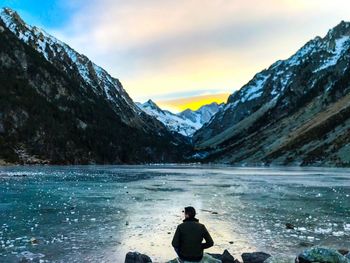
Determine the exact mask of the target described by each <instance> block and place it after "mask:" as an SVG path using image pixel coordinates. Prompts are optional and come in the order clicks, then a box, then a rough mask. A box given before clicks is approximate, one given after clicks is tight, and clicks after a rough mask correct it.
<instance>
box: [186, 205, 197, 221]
mask: <svg viewBox="0 0 350 263" xmlns="http://www.w3.org/2000/svg"><path fill="white" fill-rule="evenodd" d="M184 213H185V218H186V219H191V218H194V217H195V216H196V209H194V208H193V207H192V206H187V207H185V211H184Z"/></svg>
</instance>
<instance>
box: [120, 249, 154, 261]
mask: <svg viewBox="0 0 350 263" xmlns="http://www.w3.org/2000/svg"><path fill="white" fill-rule="evenodd" d="M151 262H152V260H151V258H150V257H149V256H147V255H144V254H141V253H138V252H128V254H126V257H125V261H124V263H151Z"/></svg>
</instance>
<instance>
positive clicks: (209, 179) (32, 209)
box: [0, 166, 350, 262]
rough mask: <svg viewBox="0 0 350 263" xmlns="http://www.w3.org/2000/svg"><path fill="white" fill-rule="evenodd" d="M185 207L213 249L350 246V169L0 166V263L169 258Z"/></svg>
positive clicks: (285, 249)
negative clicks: (129, 255)
mask: <svg viewBox="0 0 350 263" xmlns="http://www.w3.org/2000/svg"><path fill="white" fill-rule="evenodd" d="M188 205H192V206H194V207H196V209H197V211H198V218H199V220H200V221H201V222H202V223H204V224H206V226H207V228H208V230H209V231H210V232H211V234H212V236H213V239H214V241H215V246H214V247H213V248H211V249H210V250H209V251H211V252H222V251H223V249H228V250H229V251H230V252H231V253H232V254H234V255H236V256H239V255H240V254H241V253H242V252H249V251H265V252H268V253H271V254H273V255H276V254H287V255H294V254H296V253H297V252H299V251H301V250H303V249H304V248H305V247H306V246H310V245H312V244H313V245H325V246H330V247H334V248H342V247H346V248H349V247H350V170H349V169H321V168H317V169H316V168H315V169H311V168H256V169H252V168H232V167H219V166H65V167H58V166H33V167H0V262H18V261H19V260H20V259H21V257H27V258H28V259H29V258H35V259H36V261H38V262H39V259H41V262H124V257H125V254H126V252H127V251H130V250H137V251H140V252H142V253H146V254H148V255H149V256H151V257H152V258H153V259H154V260H155V261H156V262H165V261H166V260H167V259H168V260H169V259H172V258H174V257H175V254H174V252H173V250H172V248H171V245H170V242H171V239H172V235H173V233H174V230H175V228H176V225H177V224H178V223H180V222H181V217H182V213H181V211H182V210H183V207H184V206H188ZM286 223H291V224H294V225H295V226H296V227H297V229H296V230H287V229H286V227H285V224H286Z"/></svg>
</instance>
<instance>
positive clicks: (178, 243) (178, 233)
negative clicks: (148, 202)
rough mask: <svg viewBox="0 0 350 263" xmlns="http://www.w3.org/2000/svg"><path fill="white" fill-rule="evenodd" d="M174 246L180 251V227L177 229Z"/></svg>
mask: <svg viewBox="0 0 350 263" xmlns="http://www.w3.org/2000/svg"><path fill="white" fill-rule="evenodd" d="M171 244H172V246H173V247H174V248H175V249H179V248H180V229H179V227H177V228H176V231H175V234H174V237H173V241H172V242H171Z"/></svg>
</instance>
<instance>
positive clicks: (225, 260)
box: [208, 249, 239, 263]
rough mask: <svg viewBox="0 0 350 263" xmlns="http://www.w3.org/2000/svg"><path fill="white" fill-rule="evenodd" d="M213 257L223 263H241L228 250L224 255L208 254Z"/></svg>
mask: <svg viewBox="0 0 350 263" xmlns="http://www.w3.org/2000/svg"><path fill="white" fill-rule="evenodd" d="M208 255H210V256H212V257H213V258H216V259H218V260H221V262H222V263H239V261H238V260H236V259H235V258H234V257H233V256H232V255H231V254H230V252H228V250H227V249H225V251H224V253H222V254H208Z"/></svg>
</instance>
